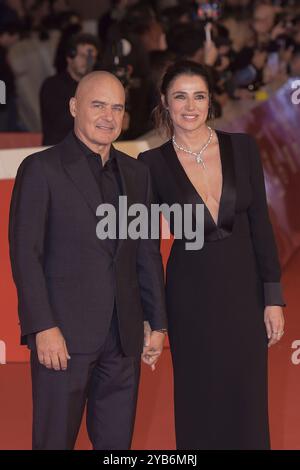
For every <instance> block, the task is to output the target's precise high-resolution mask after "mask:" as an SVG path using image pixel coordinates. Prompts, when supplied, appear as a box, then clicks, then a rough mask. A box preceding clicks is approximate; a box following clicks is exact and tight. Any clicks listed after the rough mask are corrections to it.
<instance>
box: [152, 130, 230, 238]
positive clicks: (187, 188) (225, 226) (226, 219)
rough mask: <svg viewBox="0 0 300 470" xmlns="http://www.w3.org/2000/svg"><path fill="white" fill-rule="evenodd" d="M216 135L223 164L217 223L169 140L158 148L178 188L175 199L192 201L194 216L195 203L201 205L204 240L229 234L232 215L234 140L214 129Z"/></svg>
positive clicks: (185, 201) (190, 202) (184, 201)
mask: <svg viewBox="0 0 300 470" xmlns="http://www.w3.org/2000/svg"><path fill="white" fill-rule="evenodd" d="M216 134H217V137H218V142H219V148H220V159H221V167H222V189H221V196H220V201H219V211H218V219H217V222H215V220H214V218H213V216H212V214H211V212H210V210H209V209H208V207H207V205H206V204H205V202H204V201H203V199H202V197H201V195H200V194H199V193H198V191H197V190H196V188H195V186H194V185H193V183H192V182H191V180H190V179H189V177H188V176H187V174H186V172H185V170H184V169H183V166H182V164H181V162H180V161H179V159H178V157H177V154H176V152H175V149H174V147H173V144H172V140H169V141H168V142H166V143H165V144H163V145H162V146H161V148H160V149H161V152H162V153H163V155H164V157H165V159H166V163H167V165H168V167H169V169H170V171H171V172H172V174H173V178H174V181H175V183H176V185H177V188H178V190H179V193H178V201H177V202H179V201H180V202H183V203H184V204H191V205H192V211H193V214H194V216H195V217H197V216H196V205H197V204H203V207H204V220H205V223H204V233H205V240H206V241H215V240H220V239H223V238H226V237H228V236H229V235H230V234H231V233H232V229H233V224H234V217H235V204H236V178H235V163H234V148H233V142H232V139H231V136H230V134H228V133H226V132H222V131H216Z"/></svg>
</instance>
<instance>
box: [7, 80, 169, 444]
mask: <svg viewBox="0 0 300 470" xmlns="http://www.w3.org/2000/svg"><path fill="white" fill-rule="evenodd" d="M124 102H125V94H124V89H123V87H122V85H121V83H120V82H119V80H118V79H117V78H116V77H114V76H113V75H111V74H110V73H108V72H93V73H91V74H89V75H87V76H86V77H85V78H83V79H82V81H81V82H80V84H79V86H78V88H77V91H76V95H75V97H74V98H72V99H71V100H70V111H71V114H72V116H73V117H74V121H75V127H74V132H72V133H71V134H69V135H68V137H67V138H66V139H65V140H64V141H63V142H61V143H60V144H58V145H56V146H54V147H52V148H50V149H47V150H44V151H42V152H39V153H36V154H34V155H31V156H29V157H27V158H26V159H25V160H24V161H23V162H22V164H21V165H20V168H19V170H18V174H17V177H16V182H15V187H14V191H13V197H12V202H11V213H10V233H9V236H10V254H11V263H12V270H13V276H14V280H15V283H16V286H17V291H18V299H19V317H20V324H21V334H22V343H23V344H28V346H29V347H30V349H31V369H32V388H33V448H34V449H73V447H74V445H75V441H76V437H77V434H78V430H79V426H80V423H81V419H82V414H83V410H84V406H85V404H86V402H87V429H88V433H89V437H90V439H91V441H92V444H93V448H94V449H128V448H129V447H130V443H131V438H132V431H133V424H134V417H135V409H136V399H137V388H138V381H139V371H140V355H141V353H142V352H143V356H142V357H143V360H144V361H145V362H147V363H148V364H149V365H150V366H151V367H152V368H154V367H155V363H156V361H157V359H158V356H159V354H160V353H161V351H162V347H163V340H164V333H165V328H166V315H165V303H164V286H163V270H162V263H161V257H160V253H159V246H158V243H157V241H155V240H151V239H148V240H144V239H140V240H133V239H124V240H115V239H106V240H100V239H99V238H97V236H96V225H97V222H98V219H97V218H96V209H97V207H98V206H99V204H101V203H109V204H111V205H112V206H113V207H114V208H115V209H116V212H118V199H119V196H120V195H126V196H127V198H128V206H129V205H131V204H134V203H143V204H145V205H147V206H149V205H150V203H151V184H150V176H149V173H148V170H147V168H146V166H144V164H142V163H141V162H138V161H136V160H135V159H133V158H131V157H128V156H127V155H125V154H123V153H121V152H119V151H117V150H115V149H114V147H113V146H112V145H111V143H112V142H113V141H114V140H115V139H116V138H117V137H118V135H119V133H120V131H121V126H122V119H123V114H124V104H125V103H124ZM144 321H145V322H146V323H145V325H146V326H147V328H145V331H147V335H146V336H147V337H146V336H145V337H146V343H147V344H146V346H145V347H144V350H143V339H144V335H143V330H144V328H143V322H144ZM147 322H148V323H147ZM149 325H150V327H151V330H152V331H151V332H149Z"/></svg>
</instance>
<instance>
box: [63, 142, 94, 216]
mask: <svg viewBox="0 0 300 470" xmlns="http://www.w3.org/2000/svg"><path fill="white" fill-rule="evenodd" d="M61 160H62V164H63V166H64V168H65V170H66V172H67V173H68V175H69V176H70V178H71V179H72V181H73V183H74V184H75V185H76V187H77V188H78V190H79V191H80V193H81V194H82V196H83V197H84V199H85V201H86V202H87V205H88V206H89V208H90V209H91V211H92V212H93V214H94V216H95V218H96V210H97V207H98V206H99V204H101V203H102V202H103V199H102V195H101V192H100V188H99V186H98V184H97V182H96V180H95V178H94V176H93V174H92V172H91V170H90V168H89V164H88V162H87V160H86V158H85V156H84V154H83V152H82V150H81V149H80V147H79V145H78V143H77V142H76V140H75V137H74V136H73V134H72V133H70V134H69V135H68V136H67V137H66V139H65V140H64V141H63V143H62V146H61Z"/></svg>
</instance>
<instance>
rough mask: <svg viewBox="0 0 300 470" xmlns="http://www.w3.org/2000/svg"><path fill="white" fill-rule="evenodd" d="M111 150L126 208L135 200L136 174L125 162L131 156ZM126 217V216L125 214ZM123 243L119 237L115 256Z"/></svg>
mask: <svg viewBox="0 0 300 470" xmlns="http://www.w3.org/2000/svg"><path fill="white" fill-rule="evenodd" d="M111 152H114V153H115V157H116V160H117V165H118V169H119V173H120V178H121V185H122V195H123V196H126V197H127V209H128V208H129V207H130V205H131V204H133V203H134V202H136V201H135V200H134V194H133V188H134V184H135V177H136V174H135V172H134V171H133V169H132V167H131V165H128V164H127V158H131V157H125V156H123V155H122V153H121V152H118V150H116V149H115V148H114V147H113V146H112V148H111ZM139 202H140V201H139ZM126 218H128V215H127V214H126ZM128 222H129V218H128ZM121 223H122V222H121ZM125 228H126V233H127V231H128V223H127V224H126V227H125ZM123 244H124V239H123V238H120V239H119V241H118V247H117V252H116V256H118V254H119V252H120V249H121V248H122V246H123Z"/></svg>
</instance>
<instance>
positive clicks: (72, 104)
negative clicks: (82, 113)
mask: <svg viewBox="0 0 300 470" xmlns="http://www.w3.org/2000/svg"><path fill="white" fill-rule="evenodd" d="M69 109H70V113H71V115H72V116H73V118H74V117H76V114H77V100H76V98H75V97H74V96H73V98H71V99H70V101H69Z"/></svg>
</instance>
